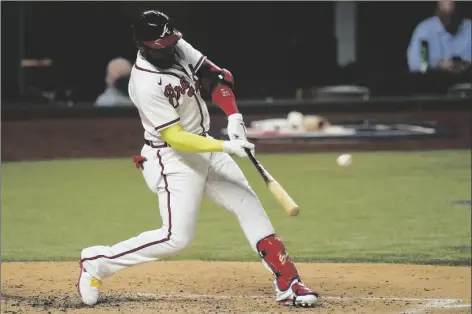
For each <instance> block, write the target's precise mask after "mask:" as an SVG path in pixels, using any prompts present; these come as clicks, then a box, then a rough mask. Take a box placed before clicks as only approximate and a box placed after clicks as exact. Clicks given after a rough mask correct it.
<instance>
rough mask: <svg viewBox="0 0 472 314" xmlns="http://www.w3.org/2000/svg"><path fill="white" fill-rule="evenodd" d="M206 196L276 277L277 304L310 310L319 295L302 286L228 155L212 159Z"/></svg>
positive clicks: (286, 255) (249, 187) (216, 155)
mask: <svg viewBox="0 0 472 314" xmlns="http://www.w3.org/2000/svg"><path fill="white" fill-rule="evenodd" d="M205 195H206V197H207V198H208V199H210V200H211V201H214V202H216V203H217V204H219V205H221V206H222V207H224V208H225V209H227V210H228V211H230V212H231V213H233V214H234V215H235V216H236V217H237V219H238V221H239V224H240V225H241V228H242V229H243V231H244V234H245V235H246V238H247V239H248V241H249V244H250V245H251V247H252V249H253V250H254V251H256V252H257V253H258V254H259V255H260V256H261V258H262V262H263V264H264V266H265V267H266V268H267V269H268V270H270V271H271V272H272V273H273V274H274V275H275V277H276V279H275V282H274V283H275V286H276V294H277V295H276V301H277V302H279V303H280V304H283V305H295V306H300V305H301V306H312V305H313V304H314V303H315V302H316V301H317V300H318V294H317V293H316V292H314V291H313V290H312V289H310V288H309V287H307V286H306V285H304V284H303V283H302V282H301V280H300V277H299V275H298V272H297V269H296V267H295V265H294V263H293V261H292V260H291V258H290V256H289V255H288V253H287V251H286V249H285V246H284V244H283V242H282V241H281V240H280V238H279V237H278V236H277V235H276V233H275V231H274V228H273V227H272V224H271V222H270V220H269V218H268V216H267V214H266V212H265V210H264V208H263V207H262V204H261V202H260V201H259V199H258V197H257V195H256V193H255V192H254V191H253V189H252V188H251V186H250V185H249V183H248V182H247V180H246V178H245V176H244V174H243V173H242V171H241V169H240V168H239V167H238V165H237V164H236V163H235V162H234V160H233V159H232V158H231V157H230V156H229V155H227V154H224V153H215V154H214V155H213V158H212V162H211V167H210V170H209V174H208V179H207V185H206V188H205Z"/></svg>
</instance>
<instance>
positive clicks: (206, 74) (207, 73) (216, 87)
mask: <svg viewBox="0 0 472 314" xmlns="http://www.w3.org/2000/svg"><path fill="white" fill-rule="evenodd" d="M197 76H198V77H199V79H200V82H201V83H202V85H203V87H204V88H205V90H206V91H207V92H209V93H210V95H211V98H212V100H213V103H214V104H215V105H217V106H218V107H219V108H220V109H221V110H223V111H224V112H225V113H226V115H227V116H228V117H229V116H231V115H233V114H238V113H239V110H238V106H237V105H236V97H235V96H234V93H233V86H234V79H233V75H232V74H231V72H229V71H228V70H226V69H221V68H220V67H218V66H217V65H215V64H214V63H213V62H211V61H210V60H208V59H206V58H205V60H204V61H203V62H202V63H201V65H200V67H199V69H198V71H197Z"/></svg>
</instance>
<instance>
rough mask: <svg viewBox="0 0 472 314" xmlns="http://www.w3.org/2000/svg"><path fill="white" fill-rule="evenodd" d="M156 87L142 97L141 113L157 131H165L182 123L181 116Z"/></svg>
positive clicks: (148, 90)
mask: <svg viewBox="0 0 472 314" xmlns="http://www.w3.org/2000/svg"><path fill="white" fill-rule="evenodd" d="M159 92H160V90H159V89H158V88H157V87H156V88H153V89H147V90H146V91H145V92H143V94H142V97H141V101H140V103H141V106H140V107H139V111H140V113H141V115H142V116H143V118H144V119H146V120H148V121H149V122H150V123H151V125H152V126H153V127H154V129H155V130H156V131H160V130H163V129H165V128H168V127H170V126H171V125H174V124H176V123H178V122H179V121H180V117H179V114H178V112H177V110H175V108H174V106H173V105H172V103H171V102H170V101H169V99H168V98H166V97H165V95H163V94H162V95H161V94H160V93H159Z"/></svg>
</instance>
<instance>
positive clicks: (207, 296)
mask: <svg viewBox="0 0 472 314" xmlns="http://www.w3.org/2000/svg"><path fill="white" fill-rule="evenodd" d="M126 295H128V296H131V297H133V296H134V297H144V298H151V299H162V298H169V297H175V298H185V299H191V298H194V299H214V300H224V299H273V298H274V297H273V296H262V295H217V294H199V293H170V294H169V293H163V294H157V293H150V292H138V293H130V294H126ZM320 299H321V300H340V301H343V300H345V301H352V300H362V301H382V300H383V301H407V302H408V301H417V302H447V303H456V302H464V301H465V300H464V299H443V298H404V297H369V296H359V297H347V296H321V298H320ZM468 306H470V305H468Z"/></svg>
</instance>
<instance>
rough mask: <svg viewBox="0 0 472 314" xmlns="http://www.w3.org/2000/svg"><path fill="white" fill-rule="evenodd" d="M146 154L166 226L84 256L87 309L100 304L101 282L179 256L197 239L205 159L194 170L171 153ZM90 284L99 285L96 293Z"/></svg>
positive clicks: (82, 287) (83, 285)
mask: <svg viewBox="0 0 472 314" xmlns="http://www.w3.org/2000/svg"><path fill="white" fill-rule="evenodd" d="M143 155H144V156H145V157H146V158H147V161H146V162H144V164H143V166H144V169H143V170H142V171H143V175H144V178H145V180H146V182H147V184H148V186H149V187H150V188H151V190H152V191H154V192H156V193H157V194H158V201H159V210H160V214H161V218H162V227H161V228H160V229H157V230H152V231H146V232H143V233H141V234H140V235H138V236H136V237H133V238H131V239H128V240H125V241H123V242H120V243H117V244H115V245H113V246H93V247H89V248H86V249H84V250H83V251H82V254H81V267H82V269H84V271H82V272H81V278H80V279H79V293H80V294H81V296H82V299H83V301H84V302H85V303H86V304H95V302H96V301H97V299H98V285H99V284H100V280H102V279H104V278H106V277H109V276H111V275H112V274H114V273H116V272H117V271H120V270H122V269H124V268H126V267H130V266H134V265H137V264H141V263H145V262H151V261H155V260H158V259H162V258H164V257H167V256H169V255H173V254H176V253H178V252H179V251H181V250H182V249H184V248H185V247H186V246H188V245H189V244H190V242H191V241H192V239H193V236H194V230H195V222H196V217H197V214H198V208H199V206H200V203H201V199H202V196H203V191H204V186H205V180H206V170H207V169H208V162H207V161H206V160H205V158H200V159H197V160H196V161H194V163H196V164H197V166H196V167H193V168H192V167H189V166H188V163H185V162H182V160H181V159H179V158H178V157H176V156H175V154H173V153H172V151H170V150H165V149H164V150H161V151H157V150H152V151H150V152H147V154H146V153H145V152H143ZM199 167H200V169H199ZM199 170H201V171H199ZM138 207H139V206H138ZM134 210H138V209H137V208H131V209H130V216H132V212H133V211H134ZM90 285H95V287H93V286H92V287H93V288H94V289H92V288H90Z"/></svg>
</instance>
